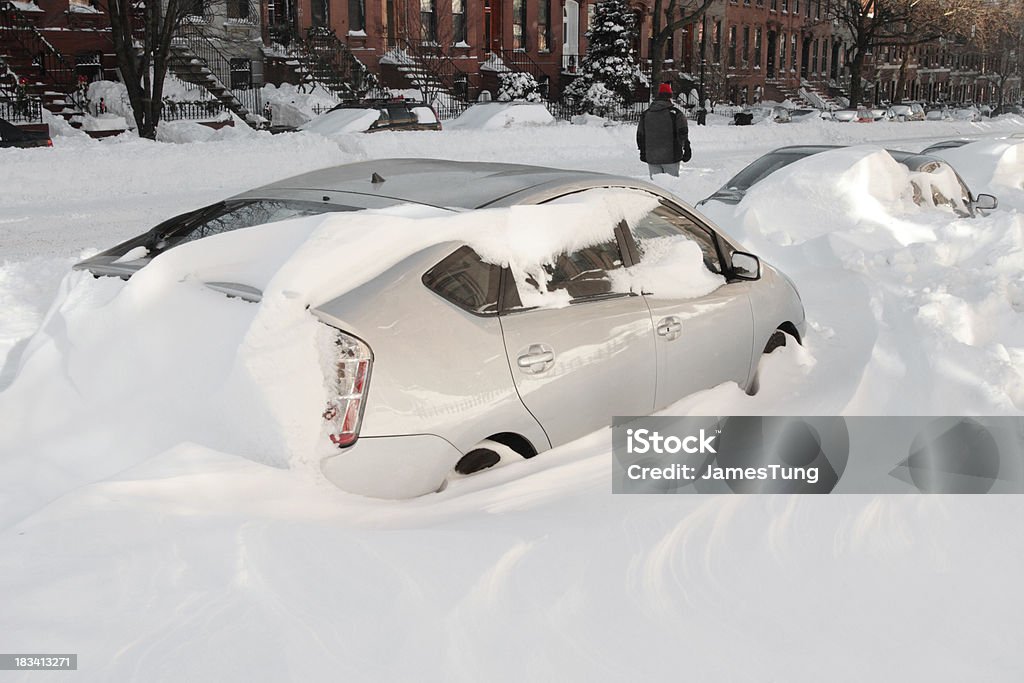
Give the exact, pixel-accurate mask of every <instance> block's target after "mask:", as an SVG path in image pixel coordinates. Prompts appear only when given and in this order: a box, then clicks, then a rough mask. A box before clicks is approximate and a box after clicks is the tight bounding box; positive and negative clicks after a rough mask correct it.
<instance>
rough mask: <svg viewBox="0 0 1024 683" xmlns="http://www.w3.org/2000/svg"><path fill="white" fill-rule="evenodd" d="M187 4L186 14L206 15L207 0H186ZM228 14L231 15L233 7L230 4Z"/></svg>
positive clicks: (192, 15) (193, 15) (191, 15)
mask: <svg viewBox="0 0 1024 683" xmlns="http://www.w3.org/2000/svg"><path fill="white" fill-rule="evenodd" d="M185 6H186V7H187V10H186V12H185V14H187V15H188V16H190V17H205V16H206V10H207V6H206V0H186V4H185ZM228 16H229V17H230V16H231V7H230V5H229V6H228Z"/></svg>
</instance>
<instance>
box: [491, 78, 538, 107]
mask: <svg viewBox="0 0 1024 683" xmlns="http://www.w3.org/2000/svg"><path fill="white" fill-rule="evenodd" d="M498 79H499V80H500V81H501V89H500V90H499V91H498V101H499V102H511V101H512V100H526V101H527V102H540V101H541V99H542V98H541V96H540V86H539V85H538V84H537V79H536V78H534V77H533V76H532V75H531V74H528V73H526V72H525V71H503V72H501V73H500V74H498Z"/></svg>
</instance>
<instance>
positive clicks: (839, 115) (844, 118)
mask: <svg viewBox="0 0 1024 683" xmlns="http://www.w3.org/2000/svg"><path fill="white" fill-rule="evenodd" d="M859 116H860V112H859V111H858V110H856V109H839V110H836V111H834V112H832V120H833V121H838V122H840V123H849V122H851V121H856V120H857V119H858V118H859Z"/></svg>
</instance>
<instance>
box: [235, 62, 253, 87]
mask: <svg viewBox="0 0 1024 683" xmlns="http://www.w3.org/2000/svg"><path fill="white" fill-rule="evenodd" d="M251 87H252V62H250V61H249V60H248V59H232V60H231V89H232V90H244V89H246V88H251Z"/></svg>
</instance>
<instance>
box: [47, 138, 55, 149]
mask: <svg viewBox="0 0 1024 683" xmlns="http://www.w3.org/2000/svg"><path fill="white" fill-rule="evenodd" d="M46 146H47V147H53V140H51V139H49V138H47V139H46Z"/></svg>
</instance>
